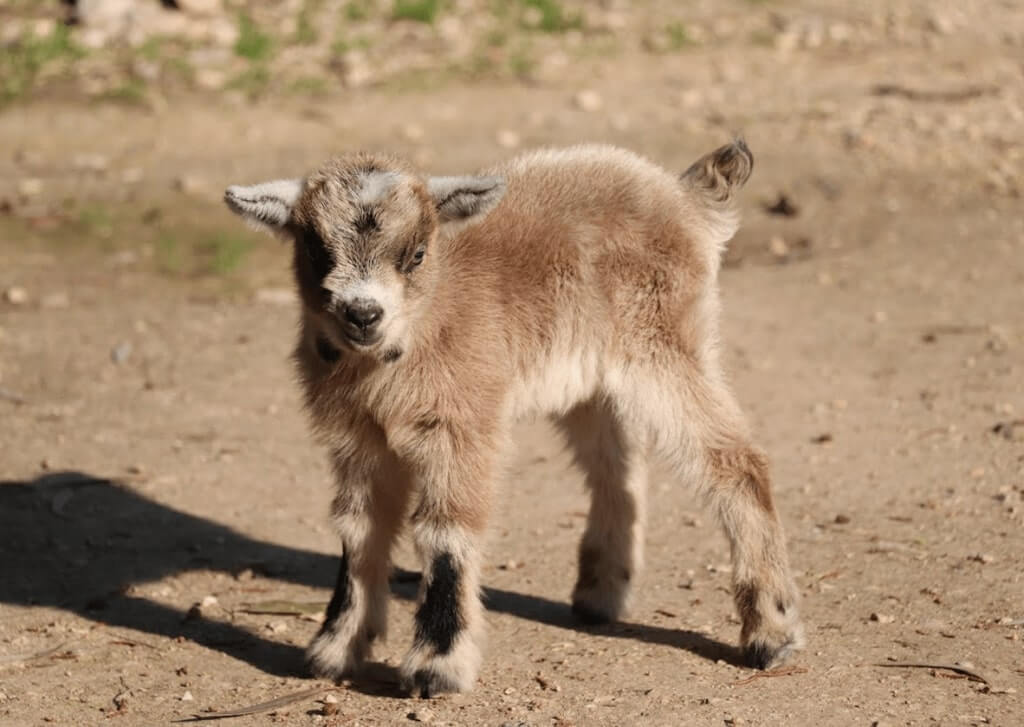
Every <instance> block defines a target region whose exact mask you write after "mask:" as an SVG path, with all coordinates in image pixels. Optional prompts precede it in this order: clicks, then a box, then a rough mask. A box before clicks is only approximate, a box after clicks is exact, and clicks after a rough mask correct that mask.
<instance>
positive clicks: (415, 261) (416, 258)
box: [405, 247, 427, 273]
mask: <svg viewBox="0 0 1024 727" xmlns="http://www.w3.org/2000/svg"><path fill="white" fill-rule="evenodd" d="M426 254H427V248H425V247H417V248H416V250H415V252H413V254H412V257H410V258H409V259H408V260H409V262H407V263H406V264H405V272H407V273H411V272H412V271H413V270H415V269H416V268H417V267H419V264H420V263H421V262H423V256H424V255H426Z"/></svg>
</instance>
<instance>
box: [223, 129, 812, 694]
mask: <svg viewBox="0 0 1024 727" xmlns="http://www.w3.org/2000/svg"><path fill="white" fill-rule="evenodd" d="M752 166H753V157H752V156H751V153H750V150H749V149H748V148H747V146H746V144H745V143H744V142H743V141H742V140H737V141H735V142H734V143H732V144H729V145H726V146H723V147H722V148H720V149H717V150H716V151H714V152H712V153H710V154H708V155H706V156H704V157H703V158H701V159H700V160H698V161H697V162H696V163H695V164H694V165H693V166H691V167H690V168H689V169H688V170H687V171H686V172H685V173H684V174H682V175H681V176H678V175H672V174H669V173H667V172H665V171H663V170H662V169H660V168H659V167H657V166H655V165H654V164H652V163H650V162H648V161H646V160H644V159H642V158H640V157H638V156H636V155H634V154H632V153H630V152H627V151H623V150H621V149H616V148H612V147H606V146H580V147H575V148H570V149H565V150H557V151H555V150H548V151H539V152H535V153H531V154H526V155H523V156H521V157H519V158H517V159H514V160H513V161H511V162H508V163H507V164H504V165H502V166H499V167H496V168H494V169H492V170H491V171H489V172H488V173H487V174H485V175H482V176H457V177H423V176H421V175H420V174H419V173H418V172H416V171H415V170H414V169H412V168H411V167H409V166H408V165H406V164H405V163H403V162H401V161H399V160H396V159H393V158H391V157H388V156H382V155H377V154H363V153H355V154H349V155H346V156H342V157H340V158H337V159H334V160H331V161H329V162H327V163H326V164H325V165H324V166H323V167H321V168H320V169H319V170H318V171H316V172H314V173H313V174H311V175H310V176H308V177H306V178H304V179H294V180H282V181H274V182H267V183H264V184H257V185H254V186H249V187H242V186H235V187H230V188H228V190H227V192H226V194H225V200H226V202H227V204H228V206H229V207H230V208H231V209H232V210H233V211H235V212H236V213H238V214H239V215H241V216H242V217H244V218H246V219H247V220H249V221H250V222H252V223H254V224H257V225H260V226H264V227H268V228H271V229H272V230H274V231H276V232H278V233H281V234H283V235H285V236H287V237H288V238H291V239H292V240H293V241H294V263H293V264H294V269H295V277H296V279H297V282H298V289H299V291H300V294H301V299H302V322H301V327H300V333H299V342H298V347H297V349H296V351H295V360H296V362H297V364H298V369H299V372H300V375H301V379H302V383H303V385H304V390H305V398H306V405H307V406H308V408H309V410H310V413H311V414H312V421H313V429H314V431H315V434H316V437H317V439H318V440H319V441H320V442H321V443H322V444H323V445H324V446H325V447H326V448H327V450H328V452H329V453H330V459H331V464H332V465H333V469H334V473H335V476H336V478H337V492H336V495H335V498H334V502H333V506H332V514H333V520H334V524H335V525H336V527H337V531H338V533H339V535H340V536H341V542H342V554H341V567H340V569H339V572H338V580H337V585H336V586H335V590H334V595H333V597H332V598H331V601H330V605H329V606H328V608H327V620H326V621H325V623H324V625H323V627H322V628H321V629H320V632H319V633H318V634H317V636H316V638H315V639H314V640H313V642H312V644H311V645H310V646H309V649H308V652H307V657H308V661H309V664H310V667H311V669H312V670H313V672H315V673H316V674H318V675H323V676H328V677H334V678H338V677H340V676H341V675H343V674H346V673H349V672H351V671H352V670H354V669H356V668H357V667H358V666H359V665H360V664H361V663H362V662H363V661H364V660H365V659H366V657H367V656H368V654H369V650H370V644H371V642H372V641H373V640H374V639H375V638H376V637H378V636H383V635H384V632H385V629H386V626H387V619H386V612H387V600H388V593H389V590H388V574H389V569H390V551H391V547H392V544H393V543H394V541H395V538H396V536H397V534H398V532H399V530H400V529H401V527H402V525H403V521H404V520H405V518H406V517H407V514H408V512H409V510H410V509H411V512H412V515H411V520H412V534H413V538H414V540H415V544H416V547H417V549H418V551H419V553H420V555H421V556H422V559H423V580H422V586H421V589H420V594H419V605H418V608H417V611H416V630H415V631H416V635H415V639H414V641H413V644H412V647H411V649H410V650H409V652H408V654H407V655H406V657H405V660H404V663H403V664H402V667H401V673H402V678H403V680H404V683H405V684H406V686H407V688H409V689H410V690H413V691H417V692H419V693H420V695H421V696H429V695H431V694H434V693H437V692H442V691H464V690H467V689H469V688H470V687H471V686H472V685H473V683H474V681H475V679H476V674H477V670H478V668H479V664H480V646H479V644H480V640H481V630H482V626H483V624H482V620H483V619H482V614H481V603H480V595H479V591H480V561H481V551H480V547H481V539H482V536H483V532H484V529H485V525H486V522H487V516H488V510H489V508H490V502H491V499H492V492H493V490H494V488H495V487H496V486H497V482H496V479H497V475H498V470H499V468H500V464H501V460H502V454H503V452H505V451H506V450H507V448H508V446H509V442H508V439H509V430H510V427H511V425H512V423H513V422H514V421H515V420H516V419H517V418H519V417H521V416H523V415H526V414H528V413H531V412H541V413H544V414H548V415H551V416H552V417H553V418H554V420H555V421H556V423H557V424H558V426H559V427H560V428H561V429H562V430H564V432H565V433H566V435H567V436H568V440H569V443H570V446H571V448H572V451H573V453H574V454H575V457H576V459H577V461H578V462H579V464H580V465H581V466H582V468H583V470H584V471H585V474H586V482H587V486H588V488H589V490H590V493H591V497H592V504H591V509H590V515H589V519H588V521H587V526H586V532H585V533H584V535H583V540H582V543H581V544H580V549H579V575H578V578H577V581H576V587H575V589H574V591H573V595H572V608H573V611H574V613H575V614H577V616H578V617H579V618H580V619H582V620H584V621H587V622H600V621H610V620H614V619H616V618H618V617H619V616H621V615H622V614H623V612H624V609H625V606H626V602H627V597H628V595H629V588H630V584H631V583H632V581H633V577H634V576H635V575H636V573H637V571H638V569H639V568H640V566H641V561H642V557H643V556H642V553H643V527H644V520H645V499H646V495H645V486H646V476H647V460H648V455H649V454H650V453H651V452H652V451H657V452H660V453H661V454H663V455H664V456H665V457H666V458H667V459H668V461H669V462H670V463H671V465H672V466H673V467H674V471H675V473H676V474H677V476H679V477H680V478H681V479H683V480H685V481H687V482H689V483H692V484H693V485H694V486H695V487H696V488H697V490H698V491H699V492H700V493H701V494H703V495H704V496H705V499H706V500H707V501H708V503H709V504H710V506H711V508H712V509H713V510H714V512H715V514H716V515H717V517H718V519H719V520H720V522H721V524H722V526H723V527H724V529H725V533H726V536H727V537H728V539H729V544H730V546H731V550H732V559H733V595H734V598H735V601H736V607H737V609H738V610H739V615H740V618H741V619H742V624H743V625H742V630H741V632H740V641H741V642H742V644H743V646H744V647H745V649H746V653H747V655H748V657H749V660H750V662H751V663H752V664H753V665H755V666H758V667H769V666H772V665H775V664H778V663H780V662H782V661H783V660H784V659H786V657H788V656H789V655H790V654H791V653H792V652H793V651H794V650H796V649H798V648H800V647H801V646H802V642H803V631H802V628H801V625H800V620H799V617H798V615H797V592H796V589H795V587H794V584H793V581H792V579H791V577H790V573H789V566H788V564H787V557H786V549H785V544H784V538H783V533H782V527H781V526H780V524H779V519H778V517H777V515H776V512H775V507H774V505H773V504H772V495H771V491H770V485H769V478H768V465H767V462H766V460H765V456H764V455H763V454H762V453H761V451H760V450H758V449H757V448H755V446H754V445H753V444H752V443H751V440H750V435H749V433H748V430H747V426H746V424H745V423H744V419H743V416H742V414H741V412H740V410H739V408H738V406H737V404H736V403H735V401H734V399H733V397H732V395H731V394H730V392H729V389H728V387H727V386H726V384H725V382H724V380H723V377H722V373H721V368H720V365H719V359H718V350H717V348H718V347H717V340H718V312H719V304H718V291H717V287H718V285H717V277H718V268H719V259H720V256H721V253H722V249H723V246H724V244H725V242H726V241H727V240H728V239H729V238H730V237H731V236H732V235H733V233H734V232H735V230H736V227H737V216H736V213H735V211H734V207H733V201H734V200H733V198H734V196H735V193H736V191H737V190H738V189H739V188H740V187H741V186H742V185H743V183H744V182H746V180H747V178H748V177H749V176H750V172H751V169H752Z"/></svg>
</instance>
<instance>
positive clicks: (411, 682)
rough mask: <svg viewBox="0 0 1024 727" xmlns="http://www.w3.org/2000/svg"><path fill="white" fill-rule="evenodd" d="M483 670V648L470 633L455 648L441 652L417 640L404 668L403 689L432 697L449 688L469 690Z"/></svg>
mask: <svg viewBox="0 0 1024 727" xmlns="http://www.w3.org/2000/svg"><path fill="white" fill-rule="evenodd" d="M479 670H480V649H479V647H478V646H477V645H476V643H475V641H474V639H472V638H470V637H469V635H468V634H463V635H462V636H461V637H459V638H457V639H456V641H455V644H454V646H453V648H451V649H449V650H447V651H445V652H443V653H438V652H437V651H436V650H435V649H434V648H433V647H431V646H428V645H426V644H422V643H416V644H414V645H413V647H412V648H411V649H410V650H409V653H407V654H406V655H405V660H404V661H403V662H402V666H401V668H400V673H401V681H402V689H403V690H404V691H405V692H406V693H407V694H411V695H412V696H419V697H423V698H429V697H433V696H436V695H438V694H443V693H445V692H468V691H469V690H470V689H472V688H473V684H474V683H476V675H477V672H478V671H479Z"/></svg>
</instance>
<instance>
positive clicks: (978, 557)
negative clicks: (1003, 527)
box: [968, 553, 996, 565]
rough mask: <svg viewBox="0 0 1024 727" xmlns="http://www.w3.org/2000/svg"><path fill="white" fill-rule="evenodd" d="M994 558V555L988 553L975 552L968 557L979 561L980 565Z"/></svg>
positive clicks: (976, 561) (990, 561)
mask: <svg viewBox="0 0 1024 727" xmlns="http://www.w3.org/2000/svg"><path fill="white" fill-rule="evenodd" d="M995 559H996V558H995V556H994V555H990V554H989V553H977V554H976V555H972V556H970V557H969V558H968V560H973V561H974V562H975V563H981V564H982V565H988V564H989V563H992V562H994V561H995Z"/></svg>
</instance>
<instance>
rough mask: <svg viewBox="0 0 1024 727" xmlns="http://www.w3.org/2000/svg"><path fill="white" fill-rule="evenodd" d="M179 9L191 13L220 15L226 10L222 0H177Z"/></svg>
mask: <svg viewBox="0 0 1024 727" xmlns="http://www.w3.org/2000/svg"><path fill="white" fill-rule="evenodd" d="M176 4H177V6H178V10H180V11H181V12H183V13H188V14H189V15H207V16H209V15H218V14H219V13H222V12H223V11H224V6H223V5H222V4H221V0H177V2H176Z"/></svg>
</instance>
